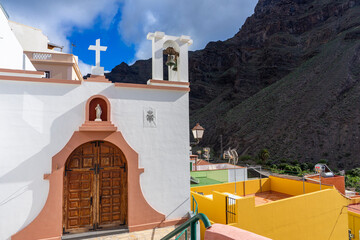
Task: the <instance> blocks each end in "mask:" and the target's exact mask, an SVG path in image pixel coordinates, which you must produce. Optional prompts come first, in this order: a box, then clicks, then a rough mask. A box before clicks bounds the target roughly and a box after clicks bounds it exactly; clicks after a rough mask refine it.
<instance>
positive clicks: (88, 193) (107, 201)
mask: <svg viewBox="0 0 360 240" xmlns="http://www.w3.org/2000/svg"><path fill="white" fill-rule="evenodd" d="M63 186H64V188H63V191H64V192H63V193H64V201H63V230H64V233H75V232H83V231H88V230H97V229H101V228H107V227H116V226H126V225H127V224H128V223H127V212H128V211H127V208H128V206H127V200H128V199H127V194H128V183H127V162H126V159H125V156H124V154H123V152H122V151H121V150H120V149H119V148H118V147H116V146H115V145H113V144H111V143H109V142H105V141H93V142H88V143H85V144H82V145H81V146H79V147H77V148H76V149H75V150H74V151H73V152H72V153H71V154H70V156H69V158H68V159H67V161H66V164H65V171H64V185H63Z"/></svg>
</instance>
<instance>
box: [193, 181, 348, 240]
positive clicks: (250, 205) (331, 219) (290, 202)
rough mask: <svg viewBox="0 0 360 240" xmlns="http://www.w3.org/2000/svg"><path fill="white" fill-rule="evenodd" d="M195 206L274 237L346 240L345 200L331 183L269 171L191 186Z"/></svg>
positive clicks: (219, 219)
mask: <svg viewBox="0 0 360 240" xmlns="http://www.w3.org/2000/svg"><path fill="white" fill-rule="evenodd" d="M191 195H192V196H193V198H194V200H193V201H194V204H193V206H196V204H195V201H196V202H197V206H198V211H199V212H202V213H204V214H206V215H207V216H208V217H209V219H210V220H211V221H212V222H215V223H223V224H230V225H232V226H236V227H238V228H241V229H244V230H248V231H251V232H254V233H256V234H259V235H262V236H265V237H268V238H271V239H274V240H285V239H286V240H288V239H292V240H296V239H299V240H300V239H301V240H312V239H333V240H340V239H348V213H347V212H348V211H347V206H348V205H349V204H350V199H348V198H346V197H344V196H343V195H341V194H340V193H339V192H338V191H337V190H336V189H335V188H334V187H333V186H329V185H322V186H321V190H320V185H318V184H315V183H309V182H302V181H297V180H291V179H285V178H280V177H273V176H270V177H269V178H266V179H262V180H251V181H246V182H237V184H236V190H235V184H234V183H226V184H218V185H208V186H201V187H193V188H191Z"/></svg>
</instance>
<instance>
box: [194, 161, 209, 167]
mask: <svg viewBox="0 0 360 240" xmlns="http://www.w3.org/2000/svg"><path fill="white" fill-rule="evenodd" d="M210 164H211V163H209V162H208V161H205V160H199V161H197V163H196V165H198V166H199V165H210Z"/></svg>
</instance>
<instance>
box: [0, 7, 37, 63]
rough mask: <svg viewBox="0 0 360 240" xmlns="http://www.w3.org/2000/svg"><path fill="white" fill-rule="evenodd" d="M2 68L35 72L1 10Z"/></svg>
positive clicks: (0, 44)
mask: <svg viewBox="0 0 360 240" xmlns="http://www.w3.org/2000/svg"><path fill="white" fill-rule="evenodd" d="M0 66H1V68H9V69H19V70H20V69H23V70H35V68H34V66H33V65H32V64H31V62H30V60H29V59H28V57H26V56H25V55H24V54H23V49H22V47H21V45H20V43H19V42H18V40H17V39H16V37H15V35H14V33H13V32H12V31H11V28H10V26H9V24H8V19H7V18H6V16H5V14H4V12H3V11H1V10H0Z"/></svg>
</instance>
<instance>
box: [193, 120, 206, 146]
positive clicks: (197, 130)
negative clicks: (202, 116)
mask: <svg viewBox="0 0 360 240" xmlns="http://www.w3.org/2000/svg"><path fill="white" fill-rule="evenodd" d="M204 131H205V128H203V127H202V126H200V124H199V123H197V124H196V125H195V127H193V129H192V133H193V136H194V138H195V140H196V144H198V143H199V142H200V140H201V139H202V137H203V135H204ZM196 144H194V145H196Z"/></svg>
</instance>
